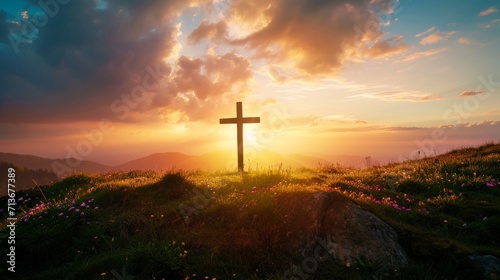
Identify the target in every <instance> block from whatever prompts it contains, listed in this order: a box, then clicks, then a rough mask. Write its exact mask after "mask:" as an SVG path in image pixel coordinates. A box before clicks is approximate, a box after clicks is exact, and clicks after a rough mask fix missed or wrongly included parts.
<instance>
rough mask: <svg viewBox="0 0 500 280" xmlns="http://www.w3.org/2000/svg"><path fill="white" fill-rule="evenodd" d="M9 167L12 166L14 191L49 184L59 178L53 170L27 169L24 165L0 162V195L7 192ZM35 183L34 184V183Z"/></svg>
mask: <svg viewBox="0 0 500 280" xmlns="http://www.w3.org/2000/svg"><path fill="white" fill-rule="evenodd" d="M9 168H14V170H15V172H14V174H15V177H14V178H13V179H14V182H13V185H14V186H15V189H14V190H16V191H19V190H25V189H30V188H33V187H35V186H36V185H38V186H44V185H50V184H52V183H53V182H56V181H57V180H59V178H58V177H57V175H56V174H55V173H54V172H51V171H48V170H45V169H36V170H35V169H29V168H25V167H19V166H17V165H14V164H11V163H7V162H0V170H2V172H0V196H2V195H6V194H7V184H8V183H10V182H8V180H7V179H9V178H8V172H7V170H9ZM35 183H36V185H35Z"/></svg>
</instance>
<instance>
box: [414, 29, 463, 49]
mask: <svg viewBox="0 0 500 280" xmlns="http://www.w3.org/2000/svg"><path fill="white" fill-rule="evenodd" d="M456 33H457V32H455V31H449V32H441V31H436V32H434V33H432V34H431V35H429V36H426V37H424V38H422V39H421V40H420V44H421V45H424V46H425V45H432V44H437V43H439V42H441V41H443V40H447V39H448V38H450V37H451V36H453V35H455V34H456Z"/></svg>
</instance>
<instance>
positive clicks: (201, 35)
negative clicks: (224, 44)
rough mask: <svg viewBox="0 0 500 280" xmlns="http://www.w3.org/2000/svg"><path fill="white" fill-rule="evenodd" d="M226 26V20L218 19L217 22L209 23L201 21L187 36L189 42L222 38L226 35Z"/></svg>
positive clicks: (194, 42)
mask: <svg viewBox="0 0 500 280" xmlns="http://www.w3.org/2000/svg"><path fill="white" fill-rule="evenodd" d="M227 34H228V27H227V24H226V22H224V21H219V22H217V23H209V22H207V21H203V22H202V23H201V24H200V25H199V26H198V27H197V28H196V29H194V30H193V31H192V32H191V34H189V36H188V41H189V42H190V43H193V44H196V43H198V42H200V41H202V40H205V39H207V40H214V39H221V40H222V39H224V38H225V37H227Z"/></svg>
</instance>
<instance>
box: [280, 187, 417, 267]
mask: <svg viewBox="0 0 500 280" xmlns="http://www.w3.org/2000/svg"><path fill="white" fill-rule="evenodd" d="M286 201H287V202H288V203H286V204H287V205H286V206H288V207H287V209H288V211H289V212H288V213H289V215H288V216H287V220H286V221H285V223H287V224H289V225H294V226H293V227H291V230H293V233H290V234H293V235H294V236H296V237H297V239H296V240H297V242H298V243H300V244H294V245H298V246H297V247H299V248H304V249H303V251H302V253H303V254H304V255H307V254H310V253H311V252H309V253H308V252H307V251H310V250H311V248H313V247H314V246H311V245H313V244H314V243H315V242H316V241H317V240H328V242H326V243H324V244H326V245H324V246H323V248H325V247H326V248H325V249H327V250H328V252H329V253H330V255H331V256H333V257H334V258H335V259H337V260H339V261H342V262H348V261H349V262H351V261H354V260H356V259H359V258H362V257H365V258H367V259H370V260H373V261H382V262H383V265H384V266H385V267H386V268H398V267H401V266H404V265H406V264H407V263H408V255H407V254H406V252H405V251H404V249H403V248H402V246H401V245H400V243H399V241H398V235H397V233H396V232H395V231H394V229H392V228H391V227H390V226H389V225H388V224H387V223H385V222H384V221H382V220H381V219H380V218H378V217H377V216H375V215H374V214H373V213H371V212H369V211H367V210H364V209H362V208H361V207H360V206H359V205H357V204H355V203H354V202H352V201H351V200H349V199H348V198H346V197H345V196H343V195H341V194H340V193H337V192H320V193H315V194H303V195H301V196H300V197H288V198H287V199H286ZM297 205H300V206H302V207H297ZM283 206H285V205H283ZM286 206H285V207H286ZM294 206H295V207H294ZM297 247H296V248H297Z"/></svg>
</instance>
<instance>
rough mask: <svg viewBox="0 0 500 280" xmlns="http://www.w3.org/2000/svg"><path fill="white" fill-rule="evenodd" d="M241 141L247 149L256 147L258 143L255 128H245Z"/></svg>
mask: <svg viewBox="0 0 500 280" xmlns="http://www.w3.org/2000/svg"><path fill="white" fill-rule="evenodd" d="M243 141H244V142H245V145H246V146H247V147H252V146H254V147H257V146H258V144H259V142H258V139H257V133H256V132H255V128H250V127H248V128H247V127H245V130H244V131H243Z"/></svg>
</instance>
